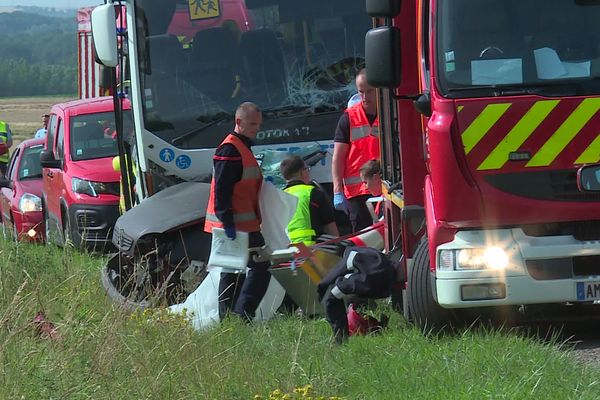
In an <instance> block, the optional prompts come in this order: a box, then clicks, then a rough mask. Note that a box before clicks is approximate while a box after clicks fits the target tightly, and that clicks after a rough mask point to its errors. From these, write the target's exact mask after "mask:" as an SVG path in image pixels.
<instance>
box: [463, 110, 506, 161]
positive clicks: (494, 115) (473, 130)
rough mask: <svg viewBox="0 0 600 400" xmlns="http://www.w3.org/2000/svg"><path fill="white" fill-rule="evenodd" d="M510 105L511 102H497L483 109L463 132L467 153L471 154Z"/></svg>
mask: <svg viewBox="0 0 600 400" xmlns="http://www.w3.org/2000/svg"><path fill="white" fill-rule="evenodd" d="M510 106H511V103H496V104H490V105H489V106H487V107H486V108H484V109H483V111H482V112H481V114H479V115H478V116H477V118H475V120H474V121H473V122H472V123H471V125H469V127H468V128H467V129H465V131H464V132H463V133H462V142H463V146H464V147H465V154H469V152H470V151H471V150H473V147H475V145H477V143H479V141H480V140H481V139H482V138H483V137H484V136H485V135H486V134H487V133H488V132H489V130H490V129H491V128H492V126H494V124H495V123H496V121H498V120H499V119H500V117H501V116H502V115H503V114H504V113H505V112H506V110H508V108H509V107H510Z"/></svg>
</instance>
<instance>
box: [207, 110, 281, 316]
mask: <svg viewBox="0 0 600 400" xmlns="http://www.w3.org/2000/svg"><path fill="white" fill-rule="evenodd" d="M261 123H262V113H261V111H260V109H259V108H258V106H257V105H256V104H254V103H250V102H245V103H242V104H241V105H240V106H239V107H238V108H237V110H236V111H235V128H234V130H233V132H231V133H229V134H228V135H227V136H226V137H225V139H224V140H223V141H222V142H221V144H220V145H219V147H217V149H216V151H215V155H214V157H213V178H212V182H211V188H210V197H209V200H208V207H207V210H206V222H205V224H204V230H205V231H206V232H209V233H212V229H213V228H223V229H224V230H225V234H226V235H227V237H229V238H230V239H232V240H233V239H235V238H236V235H237V232H238V231H244V232H248V233H249V247H251V248H252V247H261V246H263V245H264V244H265V240H264V238H263V236H262V234H261V233H260V224H261V221H262V220H261V213H260V209H259V205H258V195H259V192H260V188H261V185H262V181H263V176H262V173H261V171H260V168H259V166H258V163H257V162H256V159H255V158H254V155H253V154H252V151H251V150H250V147H251V146H252V144H253V140H254V139H255V138H256V134H257V133H258V130H259V128H260V125H261ZM268 268H269V263H268V262H256V261H255V260H254V259H253V257H252V254H251V255H250V261H249V263H248V269H247V272H246V276H244V275H243V274H234V273H222V274H221V279H220V282H219V317H221V319H222V318H224V317H225V316H226V315H227V313H228V312H233V314H236V315H239V316H241V317H242V318H244V319H245V320H247V321H251V320H252V319H253V318H254V313H255V311H256V309H257V307H258V305H259V303H260V301H261V300H262V298H263V296H264V295H265V292H266V291H267V287H268V286H269V281H270V279H271V273H270V272H269V271H268Z"/></svg>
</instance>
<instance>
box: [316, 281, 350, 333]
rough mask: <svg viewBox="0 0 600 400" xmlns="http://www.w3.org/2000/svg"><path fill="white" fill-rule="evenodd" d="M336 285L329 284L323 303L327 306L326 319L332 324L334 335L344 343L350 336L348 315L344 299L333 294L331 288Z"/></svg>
mask: <svg viewBox="0 0 600 400" xmlns="http://www.w3.org/2000/svg"><path fill="white" fill-rule="evenodd" d="M334 286H335V285H331V286H329V288H327V291H326V292H325V295H324V296H323V300H321V304H323V307H324V308H325V319H326V320H327V322H329V325H331V329H332V330H333V337H334V338H335V341H336V342H337V343H342V342H343V341H344V340H346V339H347V338H348V336H349V332H348V316H347V314H346V302H345V301H344V299H338V298H337V297H335V296H334V295H333V294H331V289H332V288H333V287H334Z"/></svg>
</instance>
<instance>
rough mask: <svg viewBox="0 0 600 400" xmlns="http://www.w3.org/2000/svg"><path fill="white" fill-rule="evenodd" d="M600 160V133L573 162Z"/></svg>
mask: <svg viewBox="0 0 600 400" xmlns="http://www.w3.org/2000/svg"><path fill="white" fill-rule="evenodd" d="M597 162H600V135H598V136H596V139H594V140H593V141H592V143H590V145H589V146H588V147H587V149H585V150H584V151H583V153H581V155H580V156H579V157H578V158H577V160H575V164H588V163H597Z"/></svg>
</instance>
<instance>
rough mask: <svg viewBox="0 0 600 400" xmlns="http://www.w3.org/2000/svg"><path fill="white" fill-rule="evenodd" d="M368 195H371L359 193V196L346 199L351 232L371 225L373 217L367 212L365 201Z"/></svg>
mask: <svg viewBox="0 0 600 400" xmlns="http://www.w3.org/2000/svg"><path fill="white" fill-rule="evenodd" d="M369 197H371V195H368V194H361V195H360V196H356V197H352V198H351V199H348V209H349V211H350V223H351V224H352V232H358V231H360V230H361V229H364V228H366V227H367V226H371V225H373V217H371V213H369V209H368V208H367V203H366V201H367V200H368V199H369Z"/></svg>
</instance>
